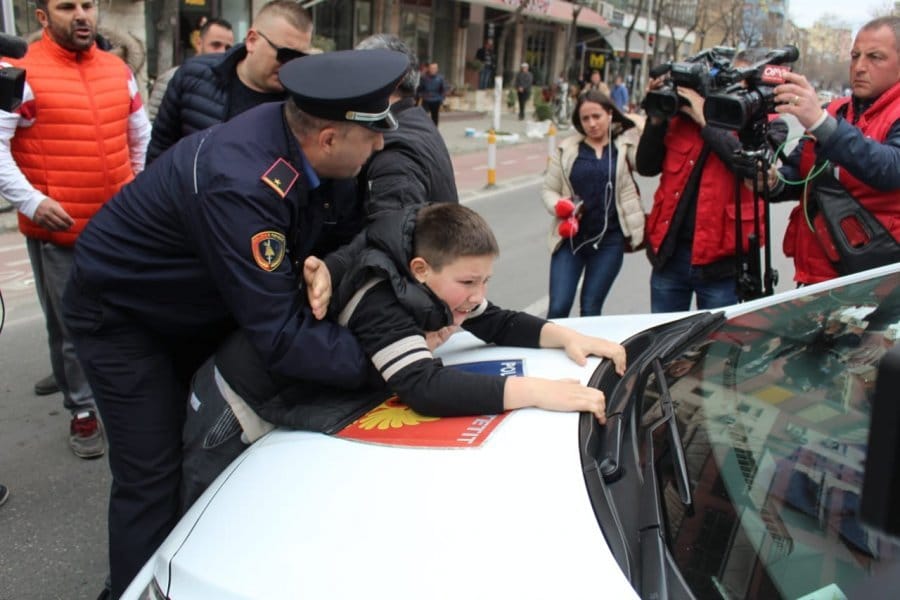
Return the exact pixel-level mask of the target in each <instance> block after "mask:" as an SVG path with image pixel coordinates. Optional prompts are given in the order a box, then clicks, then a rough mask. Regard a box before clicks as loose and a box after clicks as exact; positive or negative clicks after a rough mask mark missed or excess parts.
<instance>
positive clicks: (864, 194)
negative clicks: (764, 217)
mask: <svg viewBox="0 0 900 600" xmlns="http://www.w3.org/2000/svg"><path fill="white" fill-rule="evenodd" d="M844 105H848V106H847V115H846V120H847V122H848V123H852V122H853V119H854V114H853V104H852V102H850V98H838V99H837V100H835V101H833V102H831V103H830V104H829V105H828V108H827V110H828V113H829V114H830V115H832V116H837V114H838V111H839V110H841V109H842V107H843V106H844ZM898 119H900V83H898V84H895V85H894V86H893V87H891V88H890V89H888V90H887V91H886V92H884V93H883V94H882V95H881V96H880V97H879V98H878V99H877V100H876V101H875V102H874V103H873V104H872V106H870V107H869V108H868V109H867V110H866V111H865V112H864V113H863V114H862V115H860V116H859V121H857V123H856V127H857V128H858V129H859V130H860V131H861V132H862V134H863V135H864V136H865V137H867V138H870V139H873V140H875V141H878V142H884V141H885V139H886V138H887V135H888V133H889V132H890V130H891V127H892V126H893V125H894V123H896V122H897V120H898ZM815 160H816V156H815V144H811V143H808V142H804V145H803V150H802V153H801V155H800V174H801V178H805V177H806V176H807V174H808V173H809V172H810V171H811V170H812V168H813V166H814V165H815ZM838 179H839V181H840V182H841V184H843V186H844V187H845V188H847V191H848V192H850V194H851V195H852V196H853V197H854V198H856V199H857V200H858V201H859V202H860V204H862V205H863V206H864V207H866V209H867V210H868V211H869V212H871V213H872V215H874V216H875V218H877V219H878V220H879V221H880V222H881V224H882V225H884V226H885V228H887V230H888V231H890V232H891V234H893V236H894V238H895V239H897V240H900V197H898V191H897V190H891V191H879V190H876V189H875V188H872V187H869V186H868V185H866V184H865V183H863V182H862V181H860V180H859V179H857V178H856V177H854V176H853V175H851V174H850V173H848V172H847V170H846V169H839V170H838ZM819 218H821V216H820V217H819ZM819 230H820V234H819V235H821V236H822V237H819V236H818V235H817V234H816V233H815V232H813V231H812V230H810V228H809V225H808V224H807V222H806V218H805V216H804V212H803V204H802V203H801V205H800V206H797V207H795V208H794V210H793V211H792V212H791V217H790V220H789V222H788V227H787V230H786V231H785V235H784V253H785V255H786V256H791V257H793V259H794V270H795V274H794V280H795V281H797V282H798V283H818V282H819V281H825V280H827V279H832V278H834V277H837V276H838V272H837V271H836V270H835V268H834V266H833V264H832V263H831V261H830V260H829V259H828V256H827V255H826V253H825V250H824V249H823V246H822V245H823V244H826V245H827V246H828V247H829V249H833V248H834V243H833V241H832V240H831V237H830V235H829V234H828V233H827V231H826V230H825V228H824V227H820V228H819ZM830 253H832V256H834V257H837V251H836V250H831V251H830Z"/></svg>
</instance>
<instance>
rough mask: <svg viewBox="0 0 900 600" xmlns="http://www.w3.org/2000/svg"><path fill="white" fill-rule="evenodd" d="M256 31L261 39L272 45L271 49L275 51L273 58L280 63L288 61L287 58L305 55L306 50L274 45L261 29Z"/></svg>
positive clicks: (291, 58) (292, 58)
mask: <svg viewBox="0 0 900 600" xmlns="http://www.w3.org/2000/svg"><path fill="white" fill-rule="evenodd" d="M256 33H258V34H259V36H260V37H261V38H262V39H264V40H266V41H267V42H269V45H270V46H272V50H274V51H275V60H277V61H278V62H279V63H280V64H282V65H283V64H284V63H286V62H288V61H289V60H294V59H295V58H303V57H304V56H307V54H306V52H301V51H300V50H295V49H293V48H285V47H282V46H276V45H275V44H273V43H272V40H270V39H269V38H268V37H267V36H266V34H264V33H263V32H262V31H260V30H258V29H257V30H256Z"/></svg>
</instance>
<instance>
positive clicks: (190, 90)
mask: <svg viewBox="0 0 900 600" xmlns="http://www.w3.org/2000/svg"><path fill="white" fill-rule="evenodd" d="M312 29H313V24H312V20H311V19H310V16H309V13H308V12H307V11H306V10H304V9H303V8H302V7H301V5H300V3H298V2H295V1H294V0H271V1H270V2H267V3H266V4H265V5H263V7H262V8H261V9H260V10H259V12H258V13H257V14H256V17H255V18H254V19H253V25H252V26H251V27H250V30H249V31H247V37H246V38H245V39H244V43H242V44H238V45H237V46H235V47H234V48H232V49H231V50H230V51H229V52H226V53H225V54H224V55H221V54H211V55H210V54H204V55H201V56H197V57H194V58H191V59H189V60H187V61H185V62H184V64H183V65H181V67H179V69H178V70H177V71H176V72H175V75H174V76H173V77H172V80H171V81H170V82H169V85H168V87H167V89H166V93H165V96H164V97H163V100H162V103H161V104H160V106H159V112H158V113H157V115H156V119H155V121H154V123H153V135H152V137H151V139H150V146H149V148H148V149H147V162H148V163H150V162H152V161H154V160H156V158H157V157H158V156H159V155H160V154H162V153H163V152H165V150H166V149H168V148H169V147H170V146H172V145H173V144H174V143H175V142H177V141H178V140H180V139H181V138H182V137H184V136H186V135H189V134H191V133H193V132H195V131H200V130H203V129H206V128H207V127H210V126H212V125H215V124H216V123H222V122H225V121H227V120H229V119H231V118H233V117H235V116H236V115H239V114H241V113H242V112H244V111H245V110H247V109H248V108H252V107H254V106H257V105H259V104H262V103H264V102H280V101H282V100H284V99H285V97H286V95H285V91H284V87H283V86H282V85H281V82H280V81H279V80H278V69H279V68H280V67H281V65H282V64H284V63H286V62H287V61H289V60H291V59H293V58H298V57H301V56H305V55H306V53H308V52H309V50H310V43H311V42H312Z"/></svg>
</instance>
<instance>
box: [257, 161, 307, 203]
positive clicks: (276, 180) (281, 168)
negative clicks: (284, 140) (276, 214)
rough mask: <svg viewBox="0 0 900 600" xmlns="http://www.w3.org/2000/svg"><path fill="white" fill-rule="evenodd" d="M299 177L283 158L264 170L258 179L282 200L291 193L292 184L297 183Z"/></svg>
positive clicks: (295, 170)
mask: <svg viewBox="0 0 900 600" xmlns="http://www.w3.org/2000/svg"><path fill="white" fill-rule="evenodd" d="M299 177H300V173H298V172H297V169H295V168H294V167H293V165H291V163H289V162H288V161H286V160H284V159H283V158H279V159H278V160H276V161H275V162H274V163H272V166H271V167H269V168H268V169H266V172H265V173H263V174H262V177H260V179H262V180H263V181H264V182H266V185H268V186H269V187H270V188H272V189H273V190H275V191H276V192H277V193H278V195H279V196H281V197H282V198H284V197H285V196H287V195H288V192H290V191H291V188H292V187H294V184H295V183H297V179H298V178H299Z"/></svg>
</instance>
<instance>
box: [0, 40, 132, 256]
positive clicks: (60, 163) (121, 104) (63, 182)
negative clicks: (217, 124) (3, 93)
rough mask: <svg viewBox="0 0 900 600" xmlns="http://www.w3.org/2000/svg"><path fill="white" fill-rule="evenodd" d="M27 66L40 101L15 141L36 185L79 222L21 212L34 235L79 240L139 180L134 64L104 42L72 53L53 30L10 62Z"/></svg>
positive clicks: (28, 109)
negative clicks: (133, 142)
mask: <svg viewBox="0 0 900 600" xmlns="http://www.w3.org/2000/svg"><path fill="white" fill-rule="evenodd" d="M10 62H12V63H13V64H14V65H15V66H17V67H21V68H23V69H25V70H26V73H25V77H26V80H27V82H28V85H29V86H30V87H31V90H32V92H33V93H34V100H33V103H32V102H27V103H26V104H24V105H23V106H22V107H21V108H20V111H19V112H20V113H21V114H22V115H23V116H24V117H26V118H30V119H34V124H33V125H32V126H31V127H19V128H18V129H16V135H15V137H13V139H12V154H13V158H14V159H15V161H16V164H17V165H18V166H19V168H20V169H21V170H22V173H23V174H24V175H25V177H26V178H27V179H28V181H29V182H30V183H31V185H33V186H34V187H35V189H37V190H39V191H41V192H43V193H44V194H46V195H47V196H49V197H51V198H53V199H54V200H56V201H57V202H59V203H60V204H62V206H63V208H65V210H66V212H68V213H69V215H71V217H72V218H73V219H74V221H75V224H74V225H73V226H72V227H71V228H69V229H68V230H67V231H48V230H47V229H44V228H43V227H39V226H38V225H36V224H35V223H34V222H33V221H31V220H30V219H28V218H27V217H25V216H23V215H22V214H21V213H19V230H20V231H21V232H22V233H23V234H25V235H26V236H27V237H30V238H36V239H40V240H47V241H50V242H53V243H55V244H59V245H61V246H72V245H74V244H75V240H76V238H77V237H78V234H79V233H81V231H82V229H84V226H85V225H86V224H87V222H88V220H89V219H90V218H91V217H92V216H93V215H94V213H96V212H97V211H98V210H100V207H101V206H103V204H104V203H105V202H106V201H107V200H109V199H110V198H112V197H113V195H114V194H115V193H116V192H117V191H119V188H121V187H122V186H123V185H125V184H126V183H128V182H129V181H131V180H132V179H134V172H133V170H132V168H131V161H130V154H129V150H128V116H129V114H130V112H131V94H130V92H129V89H128V82H129V77H130V73H129V72H128V67H127V66H126V65H125V63H123V62H122V61H121V60H119V59H118V58H117V57H115V56H113V55H111V54H109V53H107V52H103V51H102V50H98V49H97V46H96V45H94V46H91V48H90V49H88V50H85V51H82V52H77V53H76V52H72V51H69V50H66V49H64V48H62V47H61V46H59V45H57V44H56V43H55V42H53V40H51V39H50V37H49V35H48V34H47V32H46V31H45V32H44V36H43V38H41V39H40V40H39V41H37V42H35V43H34V44H32V45H31V46H29V48H28V55H27V56H26V57H25V58H23V59H21V60H19V61H10Z"/></svg>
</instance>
